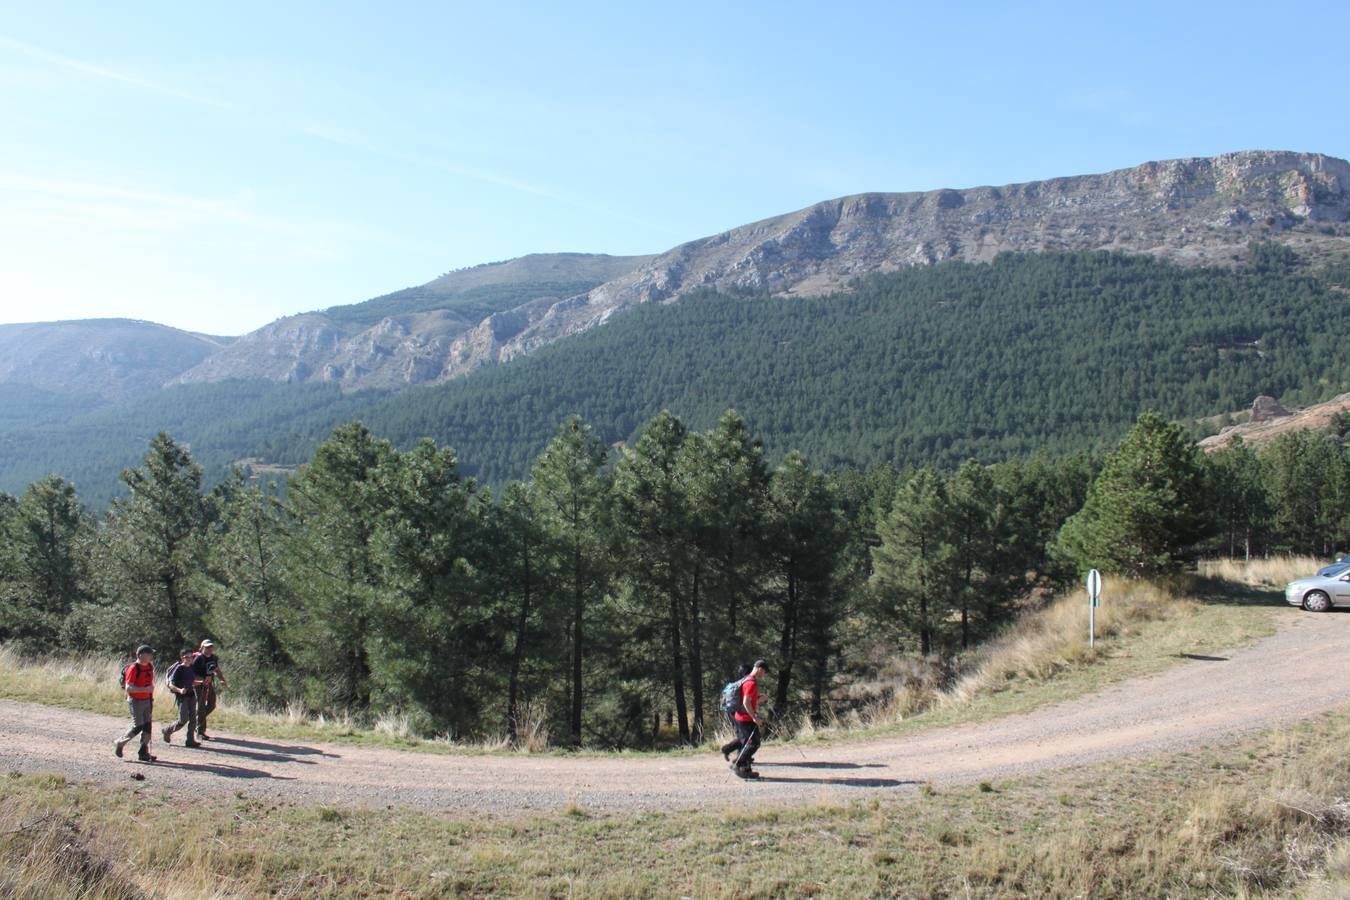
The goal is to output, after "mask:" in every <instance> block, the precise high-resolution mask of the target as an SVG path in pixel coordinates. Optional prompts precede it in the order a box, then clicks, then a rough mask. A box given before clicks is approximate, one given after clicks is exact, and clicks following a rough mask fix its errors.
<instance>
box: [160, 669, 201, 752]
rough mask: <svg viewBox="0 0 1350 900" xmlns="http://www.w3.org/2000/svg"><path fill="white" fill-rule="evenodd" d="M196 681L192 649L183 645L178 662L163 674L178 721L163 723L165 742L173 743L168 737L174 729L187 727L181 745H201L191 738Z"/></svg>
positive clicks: (194, 721)
mask: <svg viewBox="0 0 1350 900" xmlns="http://www.w3.org/2000/svg"><path fill="white" fill-rule="evenodd" d="M196 681H197V673H196V672H194V671H192V650H191V649H190V648H187V647H184V648H183V649H182V650H181V651H180V652H179V654H178V662H176V663H174V664H173V665H172V666H170V667H169V671H168V672H167V673H166V674H165V676H164V682H165V684H166V685H168V688H169V691H170V692H171V693H172V694H173V698H174V700H175V701H176V702H177V703H178V721H177V722H174V723H172V724H170V725H165V726H164V730H163V731H161V732H160V735H161V736H162V737H163V738H164V743H166V744H170V743H173V742H172V740H170V739H171V738H172V737H173V733H174V732H175V731H177V730H178V729H180V728H187V736H186V737H185V738H184V740H183V746H185V747H200V746H201V744H199V743H197V741H196V740H195V739H194V738H193V735H194V734H196V732H197V690H196Z"/></svg>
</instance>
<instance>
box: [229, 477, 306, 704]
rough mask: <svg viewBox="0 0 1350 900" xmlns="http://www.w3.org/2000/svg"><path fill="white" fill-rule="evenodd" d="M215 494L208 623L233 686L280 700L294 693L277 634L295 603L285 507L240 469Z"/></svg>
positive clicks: (291, 663) (290, 668)
mask: <svg viewBox="0 0 1350 900" xmlns="http://www.w3.org/2000/svg"><path fill="white" fill-rule="evenodd" d="M217 494H218V495H219V496H220V498H221V504H220V508H221V515H220V528H219V530H218V531H217V532H216V533H215V534H214V535H213V540H212V545H211V553H210V560H211V565H210V571H211V576H212V581H213V585H212V589H211V592H210V597H211V599H210V611H209V612H208V614H207V625H208V626H209V627H210V629H211V631H212V632H213V633H214V634H215V635H216V636H217V638H218V639H219V640H220V641H221V643H222V644H223V645H224V646H225V647H228V648H229V654H230V662H231V666H230V674H231V679H230V683H231V686H232V687H233V688H235V689H236V690H238V691H240V692H241V693H243V694H245V695H248V696H251V697H254V698H257V699H259V700H262V701H264V702H271V703H273V704H276V705H281V704H283V703H285V702H287V701H289V700H291V699H293V698H294V694H295V691H294V689H293V684H294V680H293V679H294V677H295V663H294V661H293V660H292V659H291V658H290V655H289V654H288V653H287V652H286V642H285V641H284V639H283V638H282V629H283V628H284V625H285V621H286V617H287V613H288V611H289V610H291V609H293V608H294V606H295V602H296V601H295V597H294V595H293V594H292V593H291V589H290V585H289V584H288V582H287V579H286V572H285V571H284V566H285V557H284V550H285V546H286V537H287V535H286V531H285V529H286V522H285V509H284V508H283V506H282V504H281V502H280V501H279V500H278V499H277V497H276V496H275V494H274V493H271V492H265V491H264V490H262V489H261V488H259V487H257V486H252V485H246V484H244V483H243V481H242V479H241V478H240V477H239V475H238V473H236V474H235V476H234V477H233V478H232V480H231V481H230V482H228V483H227V484H226V485H225V486H224V490H218V491H217Z"/></svg>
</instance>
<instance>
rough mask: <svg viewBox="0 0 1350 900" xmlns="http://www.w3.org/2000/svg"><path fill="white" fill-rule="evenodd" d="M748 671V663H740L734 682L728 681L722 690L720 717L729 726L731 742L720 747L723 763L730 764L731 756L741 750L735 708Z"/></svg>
mask: <svg viewBox="0 0 1350 900" xmlns="http://www.w3.org/2000/svg"><path fill="white" fill-rule="evenodd" d="M750 669H751V666H750V664H749V663H741V665H740V668H739V670H738V671H737V672H736V680H735V681H728V682H727V683H726V685H725V686H723V688H722V715H723V716H725V717H726V720H727V724H728V725H730V726H731V740H729V741H727V742H726V743H725V744H723V745H722V759H723V761H725V762H730V761H731V754H733V753H736V752H738V751H739V750H740V749H741V739H740V738H738V737H737V736H736V708H737V707H738V706H739V705H740V694H741V685H742V684H743V683H744V682H745V679H746V678H747V677H748V676H749V675H750Z"/></svg>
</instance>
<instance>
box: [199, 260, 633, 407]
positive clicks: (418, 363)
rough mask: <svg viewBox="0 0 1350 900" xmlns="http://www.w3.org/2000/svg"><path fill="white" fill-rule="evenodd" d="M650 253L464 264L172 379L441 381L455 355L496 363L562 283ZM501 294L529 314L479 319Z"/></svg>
mask: <svg viewBox="0 0 1350 900" xmlns="http://www.w3.org/2000/svg"><path fill="white" fill-rule="evenodd" d="M650 259H651V257H645V256H640V257H623V256H605V255H601V254H586V253H548V254H534V255H530V256H523V257H520V258H519V259H513V260H508V261H507V262H502V263H488V264H486V265H482V266H474V267H472V268H468V269H461V270H459V271H456V272H450V273H447V274H446V275H442V276H441V277H440V278H437V279H435V280H434V281H431V282H429V283H427V284H425V285H422V286H420V287H418V288H413V289H410V290H408V291H403V292H399V293H398V294H394V295H390V296H389V297H382V298H377V299H375V300H372V301H368V302H367V303H364V304H354V305H352V306H346V307H334V308H333V309H329V310H326V311H324V312H312V313H303V314H301V315H298V316H288V317H287V318H284V319H278V320H277V321H275V322H272V323H271V324H269V325H265V326H264V327H262V328H260V329H258V330H257V331H253V332H250V333H249V334H246V335H244V336H243V337H241V338H239V339H238V340H237V341H235V342H234V343H233V344H231V345H230V346H228V347H226V348H223V349H222V350H221V351H220V352H218V353H215V354H213V355H212V356H210V357H209V358H207V359H205V360H203V361H201V362H200V363H199V364H197V365H195V366H193V367H192V368H190V369H188V370H187V371H186V372H180V373H174V374H175V376H176V377H174V378H173V379H172V380H173V383H187V382H198V381H223V380H225V379H229V378H267V379H271V380H273V381H286V382H303V381H325V382H332V383H335V384H338V385H340V386H341V387H342V388H343V389H345V390H357V389H361V388H399V387H406V386H408V385H413V384H422V383H425V382H430V381H436V380H439V379H442V378H446V377H449V376H450V374H452V372H458V371H462V370H463V366H462V365H457V364H456V363H455V362H454V360H456V359H458V358H460V357H462V356H466V355H468V356H472V357H473V359H475V360H480V361H485V360H487V358H488V355H487V351H488V350H489V349H490V348H491V347H493V346H496V345H498V344H499V343H500V342H504V341H507V340H509V339H510V337H511V336H512V335H513V334H514V333H515V332H514V331H512V330H511V326H510V324H509V323H512V322H520V323H521V325H519V326H517V327H516V330H517V331H518V330H519V328H520V327H523V326H524V323H525V322H526V321H527V316H528V313H527V312H525V310H528V309H529V308H531V307H532V306H534V305H536V304H539V303H542V304H544V305H545V306H548V305H553V304H556V303H558V302H559V301H560V300H562V299H563V298H564V296H565V295H563V294H560V293H559V292H558V290H557V287H556V285H557V284H559V283H566V284H578V283H579V284H581V285H582V286H583V287H591V286H594V285H598V284H601V283H603V282H605V281H608V280H610V279H612V278H614V277H615V276H616V275H619V274H622V273H624V272H627V271H628V270H630V269H633V268H635V267H637V266H639V265H641V264H644V263H646V262H648V261H649V260H650ZM493 291H497V292H498V293H496V294H494V293H492V292H493ZM502 296H508V297H513V298H526V299H527V301H528V302H527V303H526V304H525V305H524V306H523V307H521V310H522V311H520V312H516V311H514V310H511V311H507V312H503V313H493V314H492V315H490V316H489V317H488V318H487V319H486V320H483V322H482V324H481V325H480V324H479V322H480V319H481V315H482V313H481V308H482V306H483V305H484V303H486V304H487V305H488V306H491V305H493V301H494V300H495V299H497V298H500V297H502ZM512 305H513V306H514V305H515V301H513V302H512ZM438 306H439V307H440V308H436V307H438ZM428 307H431V308H428ZM404 310H406V311H404ZM384 313H389V314H384ZM493 323H496V324H495V325H494V324H493ZM485 328H486V329H487V331H486V334H487V338H486V343H484V344H483V345H482V348H481V349H482V351H483V352H478V351H479V347H478V345H477V344H474V343H472V341H471V340H470V335H471V334H473V333H474V332H477V331H482V330H483V329H485ZM466 348H467V349H466Z"/></svg>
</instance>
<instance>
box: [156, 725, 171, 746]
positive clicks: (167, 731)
mask: <svg viewBox="0 0 1350 900" xmlns="http://www.w3.org/2000/svg"><path fill="white" fill-rule="evenodd" d="M159 736H160V737H162V738H164V743H166V744H172V743H173V740H172V738H173V726H172V725H165V726H164V727H163V728H161V729H160V730H159Z"/></svg>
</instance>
